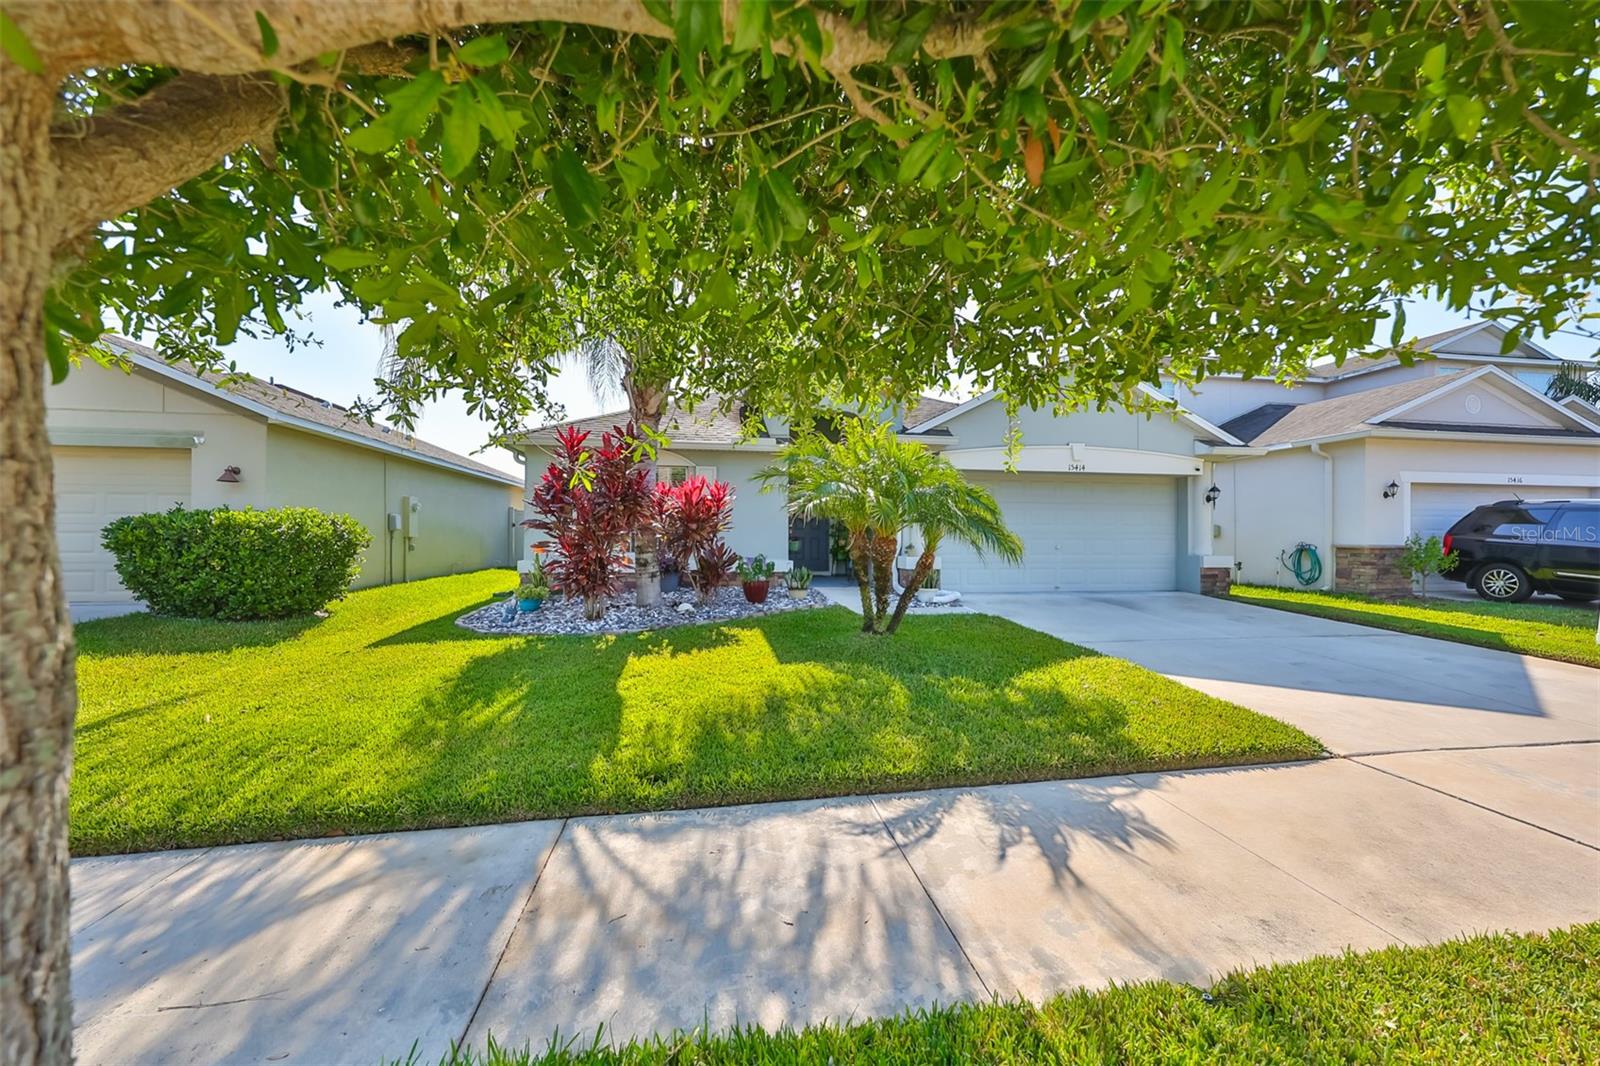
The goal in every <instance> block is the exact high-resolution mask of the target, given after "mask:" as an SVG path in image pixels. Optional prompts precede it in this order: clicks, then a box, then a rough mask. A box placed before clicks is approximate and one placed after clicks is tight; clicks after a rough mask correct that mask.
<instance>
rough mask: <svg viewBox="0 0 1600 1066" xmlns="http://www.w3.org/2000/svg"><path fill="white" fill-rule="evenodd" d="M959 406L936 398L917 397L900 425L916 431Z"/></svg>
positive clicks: (950, 401) (953, 401)
mask: <svg viewBox="0 0 1600 1066" xmlns="http://www.w3.org/2000/svg"><path fill="white" fill-rule="evenodd" d="M959 406H961V405H960V404H959V403H957V402H956V401H955V400H941V399H939V398H938V397H937V396H918V397H917V402H916V403H914V404H912V405H911V407H910V408H909V409H908V410H907V411H906V416H905V418H903V419H901V424H902V425H903V426H905V427H906V428H907V429H916V428H917V427H918V426H920V425H922V423H924V422H926V421H928V420H929V419H932V418H938V417H939V416H940V415H942V414H944V413H945V412H946V411H948V410H950V409H951V408H954V407H959Z"/></svg>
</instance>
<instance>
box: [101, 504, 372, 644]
mask: <svg viewBox="0 0 1600 1066" xmlns="http://www.w3.org/2000/svg"><path fill="white" fill-rule="evenodd" d="M101 540H102V542H103V543H104V544H105V546H106V548H107V549H109V550H110V552H111V554H113V555H115V556H116V557H117V576H118V577H120V578H122V583H123V584H124V585H126V586H127V587H128V591H130V592H132V593H133V594H134V595H135V596H137V597H139V598H140V599H141V600H143V601H144V602H145V603H147V604H149V606H150V609H151V610H152V611H154V612H156V613H157V614H173V615H181V616H183V617H186V618H218V619H224V620H228V621H242V620H245V619H253V618H289V617H292V616H294V615H305V614H311V613H312V612H314V611H319V610H321V609H322V608H323V607H326V606H327V605H328V604H330V603H332V602H333V601H334V600H337V599H339V598H340V597H342V596H343V595H344V594H345V592H346V591H347V590H348V589H349V588H350V582H351V581H353V580H354V579H355V577H356V575H357V574H359V573H360V572H361V553H362V552H363V551H365V550H366V547H367V545H368V544H369V543H371V541H372V537H371V535H369V534H368V533H367V530H366V527H365V526H363V525H362V524H361V523H360V522H358V521H356V520H355V519H354V518H352V517H350V516H349V515H344V514H325V513H324V512H322V511H318V510H315V509H313V508H310V507H282V508H278V509H276V510H271V511H256V510H251V509H246V510H243V511H234V510H230V509H228V508H226V507H219V508H217V509H215V510H210V511H205V510H201V511H190V510H185V509H184V508H183V507H181V506H180V507H174V508H173V509H172V510H170V511H167V512H165V513H163V514H138V515H129V516H128V517H126V518H119V519H117V520H116V521H114V522H111V523H110V524H108V525H107V526H106V528H105V530H104V532H103V533H102V534H101Z"/></svg>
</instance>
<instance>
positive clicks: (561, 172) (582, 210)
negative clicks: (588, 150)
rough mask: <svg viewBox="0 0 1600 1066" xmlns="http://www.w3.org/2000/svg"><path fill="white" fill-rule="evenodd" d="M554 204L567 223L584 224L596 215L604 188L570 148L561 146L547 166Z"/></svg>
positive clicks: (598, 213) (591, 220)
mask: <svg viewBox="0 0 1600 1066" xmlns="http://www.w3.org/2000/svg"><path fill="white" fill-rule="evenodd" d="M550 184H551V185H552V186H553V187H554V189H555V193H556V204H557V206H559V207H560V208H561V213H562V214H563V215H565V216H566V218H567V222H568V224H569V225H573V226H587V225H588V224H589V223H591V222H593V221H594V220H595V219H597V218H599V217H600V202H601V199H602V197H603V195H604V189H603V187H602V186H601V184H600V182H599V181H597V180H596V179H595V176H594V175H593V174H591V173H589V170H588V168H587V167H585V166H584V165H583V160H582V159H580V158H578V153H576V152H574V151H573V150H572V149H571V148H562V149H561V150H560V151H559V152H557V153H556V157H555V159H554V160H553V161H552V162H551V165H550Z"/></svg>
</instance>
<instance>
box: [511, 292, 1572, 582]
mask: <svg viewBox="0 0 1600 1066" xmlns="http://www.w3.org/2000/svg"><path fill="white" fill-rule="evenodd" d="M1503 339H1504V334H1503V333H1502V332H1501V330H1500V328H1499V327H1498V326H1494V325H1490V324H1486V323H1485V324H1477V325H1472V326H1465V327H1462V328H1460V329H1457V330H1451V331H1449V332H1447V333H1441V334H1438V335H1436V336H1434V337H1427V338H1423V339H1422V340H1421V341H1419V342H1417V345H1416V347H1417V348H1418V349H1419V350H1420V352H1421V353H1422V357H1421V358H1413V357H1412V356H1411V355H1410V354H1409V353H1408V354H1407V355H1406V356H1405V357H1402V356H1401V355H1399V354H1397V353H1394V352H1379V353H1376V354H1373V355H1367V356H1361V357H1357V358H1352V359H1348V360H1346V361H1345V362H1344V363H1343V364H1342V365H1340V366H1333V365H1327V366H1319V367H1316V368H1314V369H1313V371H1312V373H1311V375H1310V376H1309V377H1308V378H1307V379H1305V380H1303V381H1301V382H1300V383H1298V384H1295V385H1293V386H1288V385H1283V384H1280V383H1278V382H1276V381H1273V380H1271V379H1259V378H1255V379H1247V378H1243V377H1241V376H1238V375H1218V376H1216V377H1212V378H1208V379H1207V380H1206V381H1205V382H1204V384H1203V385H1202V386H1201V387H1200V388H1199V389H1198V390H1191V389H1188V388H1186V387H1184V386H1182V385H1180V384H1178V383H1175V382H1165V383H1164V384H1163V388H1162V389H1160V390H1157V389H1154V388H1148V387H1146V388H1144V389H1143V391H1142V394H1141V396H1142V399H1143V400H1145V401H1146V402H1147V404H1149V405H1151V406H1157V405H1161V406H1163V407H1164V409H1163V410H1161V411H1159V412H1155V413H1150V412H1138V413H1135V412H1130V411H1126V410H1107V411H1087V410H1079V411H1073V412H1070V413H1066V414H1060V415H1057V414H1054V413H1052V412H1051V411H1049V410H1038V411H1033V410H1023V411H1021V412H1020V413H1018V414H1017V415H1016V417H1015V420H1014V421H1013V419H1012V418H1011V417H1010V416H1009V415H1008V414H1007V412H1006V409H1005V405H1004V404H1003V403H1001V402H1000V401H999V400H998V399H997V398H996V397H995V396H994V394H992V393H985V394H983V395H980V396H977V397H974V398H972V399H970V400H967V401H966V402H964V403H955V402H952V401H950V400H944V399H936V398H933V397H925V398H923V399H922V400H921V401H920V402H919V403H918V404H916V405H915V406H914V407H912V408H911V409H910V410H905V411H890V412H886V413H885V414H883V415H882V416H880V417H884V418H888V419H892V420H893V421H894V423H895V428H896V430H897V431H898V433H899V435H900V436H901V437H902V438H903V439H908V440H916V441H918V442H921V443H923V444H925V445H926V446H927V447H929V448H932V449H935V450H937V451H939V452H941V453H942V454H944V456H945V457H946V458H948V459H949V460H950V461H951V462H952V463H954V464H955V465H956V466H957V467H958V468H960V469H961V470H962V471H964V472H965V473H966V475H967V476H968V478H969V479H971V480H972V481H974V482H976V483H978V484H980V485H983V486H984V487H986V488H988V489H989V490H990V491H991V492H993V493H994V495H995V498H996V499H997V500H998V501H999V503H1000V506H1001V508H1002V510H1003V512H1004V514H1005V518H1006V521H1007V522H1008V523H1009V524H1010V526H1011V527H1012V529H1014V530H1015V531H1016V532H1017V534H1018V535H1019V536H1020V537H1021V538H1022V541H1023V544H1024V546H1025V552H1024V556H1023V560H1022V562H1021V564H1020V565H1011V564H1007V563H1003V562H1000V561H997V560H994V559H991V558H984V557H980V556H979V555H978V554H977V553H975V552H973V551H972V550H970V549H968V548H965V547H962V546H955V545H947V546H945V547H944V548H943V549H942V551H941V553H940V561H939V566H940V571H941V581H942V583H943V584H944V586H945V587H947V588H953V589H959V590H961V591H967V592H984V591H1030V590H1040V591H1044V590H1058V589H1059V590H1068V591H1081V592H1094V591H1124V590H1131V591H1154V590H1170V589H1181V590H1189V591H1217V590H1219V589H1222V588H1225V587H1226V586H1227V584H1228V583H1229V582H1230V581H1231V580H1236V579H1242V580H1245V581H1251V582H1258V583H1266V584H1288V583H1292V582H1293V580H1294V579H1293V578H1292V576H1291V574H1290V571H1289V569H1288V567H1287V566H1286V564H1285V562H1284V559H1285V557H1286V556H1287V555H1288V553H1290V552H1292V551H1293V549H1294V548H1295V547H1296V546H1297V545H1299V544H1301V543H1305V544H1310V545H1312V546H1314V547H1315V548H1316V549H1317V552H1318V554H1319V555H1320V556H1321V558H1322V559H1323V561H1324V570H1323V574H1322V576H1321V578H1320V579H1319V581H1318V582H1317V584H1318V586H1319V587H1323V588H1327V587H1333V586H1335V585H1337V586H1338V587H1341V588H1351V589H1368V590H1373V591H1397V590H1398V589H1399V588H1400V587H1402V586H1403V585H1404V584H1405V578H1404V575H1401V574H1399V572H1398V570H1397V569H1396V567H1395V565H1394V564H1395V559H1396V558H1397V556H1398V552H1399V546H1400V544H1401V543H1402V542H1403V541H1404V540H1405V538H1406V536H1407V535H1409V534H1410V533H1411V532H1422V533H1427V534H1434V533H1442V532H1443V531H1444V530H1445V529H1446V528H1448V526H1449V525H1450V523H1451V522H1453V521H1454V520H1455V519H1456V518H1459V517H1461V516H1462V515H1464V514H1465V513H1466V512H1467V511H1468V510H1470V509H1471V508H1472V507H1473V506H1475V505H1476V504H1478V503H1482V502H1487V501H1491V500H1496V499H1504V498H1506V497H1507V496H1510V495H1513V494H1517V495H1522V496H1525V497H1529V498H1531V497H1534V496H1544V497H1575V496H1576V497H1583V496H1591V495H1595V494H1597V493H1600V417H1597V416H1594V415H1593V414H1591V413H1586V411H1585V410H1583V409H1580V408H1576V407H1574V406H1573V405H1571V404H1558V403H1555V402H1553V401H1551V400H1549V399H1546V398H1545V396H1544V394H1543V389H1544V388H1545V387H1546V386H1547V385H1548V384H1549V380H1550V377H1551V376H1552V375H1553V374H1554V373H1556V371H1557V370H1558V368H1559V366H1560V360H1558V359H1557V358H1556V357H1555V356H1554V355H1552V354H1550V353H1549V352H1547V351H1545V350H1544V349H1543V348H1540V347H1539V346H1537V345H1535V344H1532V343H1528V342H1524V343H1522V344H1518V345H1516V346H1515V347H1514V348H1512V349H1511V351H1509V352H1507V353H1504V354H1502V353H1501V351H1500V348H1501V342H1502V340H1503ZM748 415H749V412H745V411H741V410H739V409H734V410H731V411H723V410H721V409H720V408H719V406H718V405H717V404H716V403H715V402H709V403H706V404H703V405H701V406H699V407H696V408H694V409H693V410H688V411H678V410H674V411H671V412H669V414H668V416H667V418H666V420H665V422H664V424H663V427H662V428H663V431H664V432H665V433H666V434H667V436H668V437H669V438H670V439H671V442H672V443H671V446H670V448H669V449H668V450H666V451H664V452H663V453H662V454H661V456H660V459H659V462H660V464H661V476H662V477H665V478H669V479H671V478H681V477H683V476H686V475H688V474H692V473H701V474H705V475H707V476H711V477H717V478H720V479H722V480H725V481H728V482H729V483H731V484H732V485H733V487H734V489H735V491H736V493H737V495H738V498H737V502H736V503H735V506H734V515H733V529H732V530H731V531H730V533H729V535H728V542H729V544H730V545H731V546H732V547H733V548H734V549H735V550H737V551H738V552H740V553H741V554H744V555H753V554H755V553H757V552H761V553H763V554H765V555H767V556H769V557H772V558H777V559H780V560H782V559H790V560H793V561H794V562H796V563H801V564H804V565H806V566H808V567H810V568H811V569H813V570H818V571H822V572H826V571H827V570H828V568H829V566H830V562H831V560H830V558H829V554H828V541H829V531H828V528H827V524H826V523H825V522H802V521H791V520H790V519H789V517H788V516H787V514H786V511H785V501H784V498H783V495H782V492H781V491H775V492H768V493H763V492H762V491H761V484H760V483H759V482H757V481H756V480H755V474H756V472H757V471H759V470H760V469H761V468H762V467H764V466H766V465H767V464H768V463H770V462H771V461H772V459H773V453H774V452H775V451H776V450H777V449H778V448H779V447H780V446H781V445H782V443H783V442H784V440H785V439H786V433H787V430H786V427H785V426H784V425H783V424H782V423H781V422H779V421H777V420H773V419H767V420H762V419H757V418H749V417H747V416H748ZM626 418H627V416H626V414H616V413H614V414H605V415H599V416H596V417H594V418H589V419H581V420H578V421H577V422H576V423H563V424H576V425H579V426H580V427H582V428H586V429H590V430H594V431H595V432H596V433H599V432H601V431H603V430H605V429H609V428H610V427H611V426H612V425H614V424H616V423H618V422H621V421H626ZM557 428H559V427H557V426H545V427H541V428H539V429H535V430H531V431H529V432H528V433H526V434H525V435H524V436H523V437H522V440H521V442H520V446H521V447H522V448H523V449H524V450H525V451H526V453H527V455H528V461H527V464H526V468H527V475H528V479H529V485H528V490H529V491H530V492H531V489H532V484H533V482H534V481H536V480H537V479H538V477H539V476H540V475H541V474H542V473H543V470H544V467H545V464H544V463H543V462H540V461H539V459H538V456H539V453H540V451H541V450H542V449H546V448H548V447H549V446H550V444H551V443H552V442H553V440H554V434H555V430H556V429H557ZM1013 429H1016V430H1020V432H1021V440H1022V444H1021V447H1020V449H1019V450H1018V451H1017V452H1016V454H1015V455H1014V456H1013V457H1008V454H1007V448H1006V441H1007V438H1008V436H1009V435H1010V434H1011V432H1012V431H1013ZM1008 458H1010V459H1012V460H1014V461H1012V462H1010V463H1009V464H1008ZM1008 465H1009V466H1010V467H1011V468H1010V469H1008ZM907 538H908V541H914V540H915V531H910V532H909V533H908V534H907Z"/></svg>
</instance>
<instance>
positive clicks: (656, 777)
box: [71, 570, 1321, 854]
mask: <svg viewBox="0 0 1600 1066" xmlns="http://www.w3.org/2000/svg"><path fill="white" fill-rule="evenodd" d="M515 581H516V578H515V575H513V574H510V573H509V572H507V571H504V570H498V571H485V572H480V573H476V574H460V575H456V576H454V577H444V578H434V579H432V580H428V581H416V582H412V583H410V584H404V585H393V586H389V587H387V588H374V589H366V590H363V591H360V592H356V593H352V594H351V595H350V596H349V597H348V598H346V599H344V600H341V601H339V602H338V603H335V604H334V605H333V606H332V607H331V609H330V610H329V612H328V616H327V617H326V618H321V619H318V618H311V619H301V620H296V621H287V622H234V623H222V622H204V621H194V620H186V619H178V618H159V617H154V616H150V615H134V616H129V617H125V618H112V619H106V620H103V621H99V622H90V623H87V624H85V625H83V626H80V627H79V628H78V639H79V648H80V658H79V662H78V682H79V691H80V694H81V705H80V709H79V714H78V719H77V753H76V768H75V772H74V774H73V781H72V811H71V833H72V847H73V850H74V851H75V852H76V853H78V854H90V853H106V852H117V851H133V850H142V849H151V848H170V847H183V846H190V845H201V844H219V843H232V842H238V841H247V840H267V839H279V838H293V837H314V836H322V835H325V834H331V833H358V832H375V831H379V830H388V829H410V828H421V827H426V826H439V825H463V824H474V823H482V822H496V821H512V820H517V819H523V818H539V817H548V816H556V815H569V814H581V813H591V812H600V811H638V810H650V809H660V808H667V807H693V806H707V805H715V804H725V803H740V802H750V801H760V800H775V799H797V798H802V797H811V796H830V795H847V794H852V793H863V792H882V791H894V790H899V789H912V788H920V787H925V786H937V785H953V784H977V783H985V782H999V781H1023V780H1037V779H1042V778H1058V777H1083V776H1090V775H1095V774H1105V773H1115V772H1120V771H1131V770H1156V769H1169V768H1175V767H1188V766H1218V765H1229V764H1236V763H1255V762H1272V761H1279V760H1285V759H1302V758H1308V757H1311V756H1314V755H1317V754H1318V753H1319V752H1320V751H1321V747H1320V746H1319V745H1318V744H1317V742H1316V741H1315V740H1313V739H1312V738H1310V737H1308V736H1307V735H1306V734H1304V733H1302V732H1300V731H1299V730H1297V729H1295V728H1293V727H1291V726H1288V725H1285V724H1284V723H1282V722H1279V721H1276V720H1274V719H1271V718H1267V717H1265V716H1263V715H1260V714H1256V713H1255V712H1253V711H1249V710H1246V709H1245V708H1243V707H1239V706H1237V705H1235V704H1231V703H1227V702H1225V701H1222V700H1218V699H1214V698H1212V697H1210V696H1207V695H1204V694H1203V693H1200V692H1196V691H1194V690H1193V689H1190V688H1186V687H1184V686H1183V685H1180V684H1178V683H1177V682H1175V681H1171V680H1169V679H1167V678H1165V677H1162V676H1160V675H1159V674H1155V673H1152V672H1150V671H1149V670H1145V669H1143V668H1142V667H1139V666H1135V665H1134V664H1133V663H1129V662H1126V661H1124V660H1121V659H1114V658H1111V657H1109V656H1105V655H1099V654H1096V653H1095V652H1091V651H1088V650H1087V649H1084V648H1079V647H1075V646H1073V645H1071V644H1065V643H1063V642H1061V641H1059V640H1056V639H1055V638H1053V637H1050V636H1046V635H1045V634H1043V633H1039V632H1036V631H1034V630H1030V629H1025V628H1023V627H1022V626H1018V625H1015V624H1013V623H1011V622H1007V621H1005V620H1003V619H1000V618H995V617H992V616H989V615H976V614H967V615H963V614H945V615H939V616H934V615H927V616H918V617H913V618H909V619H907V621H906V623H905V625H904V626H903V627H902V629H901V631H900V632H899V633H898V634H897V635H896V636H894V637H882V636H871V635H868V634H864V633H862V632H861V631H860V630H861V619H860V617H859V616H857V615H854V614H851V613H850V612H848V611H846V610H845V609H844V608H842V607H824V608H816V609H807V610H789V611H783V612H779V613H776V614H771V615H766V616H763V617H760V618H752V619H744V620H741V621H733V622H715V623H710V624H704V625H693V626H680V627H677V628H674V629H670V630H663V631H657V632H645V633H633V634H606V635H601V636H583V637H558V636H490V635H484V634H478V633H473V632H470V631H468V630H466V629H463V628H462V627H460V626H458V625H456V619H457V618H459V617H461V616H462V615H463V614H464V613H467V612H469V611H471V610H472V609H474V608H476V607H481V606H485V605H488V604H491V603H496V604H497V603H499V602H500V598H501V597H502V596H503V595H504V594H505V592H506V590H507V589H509V588H510V587H512V585H513V584H514V583H515Z"/></svg>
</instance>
